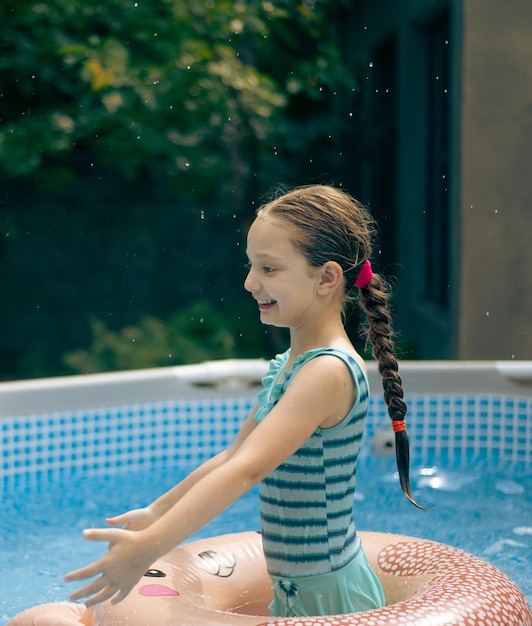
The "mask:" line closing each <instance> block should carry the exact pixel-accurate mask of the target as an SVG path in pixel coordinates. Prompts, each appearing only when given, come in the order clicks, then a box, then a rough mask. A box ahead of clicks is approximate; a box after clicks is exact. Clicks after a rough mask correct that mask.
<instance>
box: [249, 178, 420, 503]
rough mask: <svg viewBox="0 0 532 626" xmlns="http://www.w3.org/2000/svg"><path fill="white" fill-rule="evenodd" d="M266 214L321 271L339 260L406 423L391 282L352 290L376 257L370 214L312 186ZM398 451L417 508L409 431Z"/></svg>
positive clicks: (400, 437)
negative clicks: (288, 228) (283, 226)
mask: <svg viewBox="0 0 532 626" xmlns="http://www.w3.org/2000/svg"><path fill="white" fill-rule="evenodd" d="M264 214H269V215H271V216H275V217H277V218H279V219H282V220H285V221H286V222H288V223H289V224H290V225H291V226H293V227H294V228H293V230H292V232H291V240H292V243H293V244H294V245H295V246H296V247H297V248H298V249H299V250H300V251H301V252H302V254H303V255H304V256H305V257H306V259H307V260H308V262H309V263H310V265H312V266H314V267H320V266H321V265H323V264H324V263H326V262H327V261H336V262H337V263H338V264H339V265H340V266H341V268H342V270H343V273H344V302H349V301H352V300H358V302H359V304H360V307H361V308H362V310H363V311H364V312H365V317H366V323H365V324H364V327H363V335H364V336H365V337H366V340H367V341H369V342H370V343H371V346H372V354H373V356H374V358H375V359H376V361H377V363H378V369H379V372H380V374H381V376H382V384H383V389H384V400H385V402H386V406H387V407H388V414H389V416H390V418H391V420H392V421H394V422H395V421H398V422H400V421H403V420H404V419H405V416H406V412H407V405H406V402H405V400H404V393H403V386H402V382H401V377H400V376H399V366H398V363H397V359H396V357H395V349H394V341H393V337H394V333H393V328H392V316H391V313H390V309H389V304H388V300H389V288H388V284H387V282H386V281H385V279H384V278H383V277H381V276H380V275H379V274H376V273H374V274H373V277H372V279H371V281H370V282H369V284H368V285H367V286H366V287H363V288H362V289H358V288H356V287H354V282H355V280H356V278H357V276H358V273H359V272H360V269H361V267H362V264H363V263H364V261H366V260H367V259H370V257H371V253H372V246H373V239H374V234H375V224H374V221H373V218H372V217H371V215H370V214H369V212H368V211H367V210H366V208H365V207H364V206H363V205H362V204H361V203H360V202H358V200H355V198H353V197H351V196H350V195H349V194H348V193H346V192H345V191H343V190H340V189H337V188H335V187H330V186H327V185H310V186H305V187H298V188H296V189H293V190H291V191H289V192H287V193H282V194H281V193H279V194H278V195H277V196H276V197H274V198H273V199H272V200H270V201H269V202H268V203H267V204H264V205H263V206H261V207H260V208H259V209H258V211H257V215H264ZM395 451H396V458H397V468H398V470H399V480H400V483H401V488H402V490H403V493H404V494H405V496H406V497H407V498H408V499H409V500H410V502H412V504H414V505H415V506H419V505H418V504H417V503H416V502H415V500H414V498H413V496H412V493H411V489H410V478H409V465H410V460H409V444H408V436H407V434H406V430H398V431H397V432H395ZM419 508H422V507H419Z"/></svg>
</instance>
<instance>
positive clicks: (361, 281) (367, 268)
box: [355, 259, 373, 289]
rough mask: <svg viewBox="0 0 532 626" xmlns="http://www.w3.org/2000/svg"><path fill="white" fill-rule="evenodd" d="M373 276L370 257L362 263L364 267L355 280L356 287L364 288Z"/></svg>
mask: <svg viewBox="0 0 532 626" xmlns="http://www.w3.org/2000/svg"><path fill="white" fill-rule="evenodd" d="M372 278H373V272H372V270H371V263H370V262H369V260H368V259H366V260H365V261H364V263H362V267H361V268H360V272H359V273H358V276H357V278H356V280H355V287H358V288H359V289H362V288H363V287H367V286H368V285H369V284H370V282H371V279H372Z"/></svg>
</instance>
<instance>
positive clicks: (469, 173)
mask: <svg viewBox="0 0 532 626" xmlns="http://www.w3.org/2000/svg"><path fill="white" fill-rule="evenodd" d="M531 146H532V5H531V4H530V1H529V0H509V1H508V2H500V0H401V1H400V2H397V1H396V0H380V1H379V2H374V1H373V2H372V1H371V0H271V1H269V0H264V1H258V0H249V1H244V0H236V1H231V2H230V1H228V0H201V1H200V0H150V1H148V0H105V1H95V2H86V1H85V0H47V1H43V2H31V1H28V0H3V2H2V3H1V4H0V177H1V187H0V220H1V237H0V329H1V340H0V379H4V380H7V379H16V378H31V377H39V376H52V375H63V374H73V373H89V372H97V371H107V370H116V369H131V368H143V367H152V366H159V365H175V364H182V363H191V362H198V361H202V360H205V359H218V358H232V357H266V358H268V357H270V356H272V355H273V354H274V353H275V352H276V351H281V350H283V349H284V348H285V347H286V343H285V342H286V337H285V336H284V335H283V331H279V330H278V329H272V328H267V327H263V326H261V324H260V322H259V321H258V315H257V311H256V307H255V305H254V303H253V301H252V300H251V298H250V296H249V295H248V294H246V293H245V291H244V289H243V287H242V283H243V280H244V278H245V268H244V265H245V262H246V258H245V234H246V230H247V228H248V226H249V224H250V223H251V221H252V219H253V216H254V213H255V210H256V208H257V206H258V205H259V204H260V202H261V201H263V200H264V199H266V198H267V196H268V194H270V193H272V192H273V191H275V190H276V189H278V188H279V186H282V187H291V186H294V185H300V184H306V183H313V182H320V183H332V184H335V185H341V186H342V187H344V188H346V189H347V190H348V191H349V192H350V193H351V194H352V195H354V196H355V197H357V198H358V199H359V200H361V201H362V202H363V203H365V204H366V205H367V206H368V207H369V208H370V210H371V212H372V213H373V215H374V216H375V218H376V219H377V221H378V224H379V243H378V246H377V249H376V252H375V258H374V264H375V265H376V267H377V269H378V271H380V272H383V273H384V274H386V275H387V277H388V278H389V280H390V281H391V283H392V285H393V291H394V300H393V304H394V311H395V316H396V330H397V331H398V352H399V356H401V358H405V359H503V360H508V359H531V358H532V296H531V279H530V276H531V273H532V246H531V239H532V207H531V202H532V176H531V175H530V171H531V169H532V148H531ZM357 327H358V317H357V312H356V311H355V312H354V315H353V316H352V318H351V320H350V322H349V326H348V329H349V332H350V334H352V336H353V338H354V339H355V341H356V343H357V345H358V347H359V348H360V349H361V350H364V346H363V345H362V346H361V345H360V342H359V340H358V339H356V335H357Z"/></svg>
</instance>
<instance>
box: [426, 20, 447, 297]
mask: <svg viewBox="0 0 532 626" xmlns="http://www.w3.org/2000/svg"><path fill="white" fill-rule="evenodd" d="M449 49H450V43H449V16H448V13H447V12H445V13H444V14H442V15H440V16H439V17H438V18H437V19H436V20H434V21H432V22H431V23H430V24H428V25H427V27H426V52H427V104H428V106H427V139H428V140H427V199H426V201H427V202H426V222H425V228H426V231H425V234H426V246H427V247H426V250H427V259H426V273H425V290H424V291H425V296H426V298H427V299H428V300H430V301H432V302H435V303H437V304H439V305H440V306H441V307H443V308H446V307H447V305H448V290H449V214H450V205H449V197H450V196H449V133H450V124H449V66H450V55H449Z"/></svg>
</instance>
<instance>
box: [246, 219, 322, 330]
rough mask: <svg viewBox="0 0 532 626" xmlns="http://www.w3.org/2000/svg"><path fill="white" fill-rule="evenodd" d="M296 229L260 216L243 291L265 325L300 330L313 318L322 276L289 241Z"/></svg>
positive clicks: (252, 234)
mask: <svg viewBox="0 0 532 626" xmlns="http://www.w3.org/2000/svg"><path fill="white" fill-rule="evenodd" d="M293 228H294V227H293V226H291V225H290V224H287V223H286V222H284V221H283V220H282V219H279V218H275V217H270V216H269V215H264V216H260V215H259V216H258V217H257V219H256V220H255V221H254V222H253V224H252V225H251V228H250V229H249V233H248V239H247V256H248V260H249V272H248V275H247V277H246V280H245V281H244V288H245V289H247V291H249V292H250V293H251V295H252V296H253V297H254V298H255V300H256V301H257V303H258V306H259V312H260V319H261V322H262V323H263V324H270V325H273V326H280V327H285V328H287V327H290V328H297V327H299V326H301V325H303V324H304V323H305V321H306V320H307V319H309V316H310V315H312V305H313V304H314V303H315V301H316V287H317V285H318V284H319V282H320V277H321V272H320V268H315V267H312V266H311V265H310V264H309V262H308V261H307V259H306V258H305V257H304V255H303V254H302V253H301V252H300V251H299V250H298V249H297V248H296V247H295V246H294V245H293V244H292V242H291V241H290V234H291V232H292V229H293Z"/></svg>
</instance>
